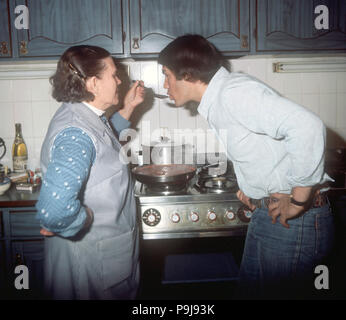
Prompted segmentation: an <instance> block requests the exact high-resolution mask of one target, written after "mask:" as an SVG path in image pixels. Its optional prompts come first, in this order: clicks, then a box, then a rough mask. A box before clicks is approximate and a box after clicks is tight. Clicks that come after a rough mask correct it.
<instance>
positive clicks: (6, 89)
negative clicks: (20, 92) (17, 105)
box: [0, 80, 13, 102]
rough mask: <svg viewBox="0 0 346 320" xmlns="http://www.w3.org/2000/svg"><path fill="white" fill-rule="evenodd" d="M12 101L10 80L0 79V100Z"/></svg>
mask: <svg viewBox="0 0 346 320" xmlns="http://www.w3.org/2000/svg"><path fill="white" fill-rule="evenodd" d="M2 101H6V102H8V101H13V95H12V80H0V102H2Z"/></svg>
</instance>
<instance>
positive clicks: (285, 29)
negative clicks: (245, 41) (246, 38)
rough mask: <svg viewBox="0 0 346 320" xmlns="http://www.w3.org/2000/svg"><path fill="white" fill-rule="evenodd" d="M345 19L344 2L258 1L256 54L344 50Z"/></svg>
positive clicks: (345, 9)
mask: <svg viewBox="0 0 346 320" xmlns="http://www.w3.org/2000/svg"><path fill="white" fill-rule="evenodd" d="M319 6H320V7H319ZM321 6H323V7H321ZM345 17H346V1H344V0H300V1H296V0H256V29H257V39H256V51H280V52H286V51H301V50H302V51H312V50H313V51H316V50H334V51H337V50H344V49H346V19H345Z"/></svg>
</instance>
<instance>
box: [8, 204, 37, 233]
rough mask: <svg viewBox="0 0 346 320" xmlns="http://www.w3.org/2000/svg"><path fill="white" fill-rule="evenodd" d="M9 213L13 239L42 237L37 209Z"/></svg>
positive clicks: (17, 210)
mask: <svg viewBox="0 0 346 320" xmlns="http://www.w3.org/2000/svg"><path fill="white" fill-rule="evenodd" d="M9 213H10V232H11V233H10V234H11V237H42V235H41V234H40V230H41V227H40V223H39V221H38V220H36V218H35V217H36V210H35V209H32V210H30V209H23V210H21V209H16V210H11V209H10V211H9Z"/></svg>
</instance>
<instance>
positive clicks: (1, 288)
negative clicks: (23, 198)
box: [0, 207, 44, 299]
mask: <svg viewBox="0 0 346 320" xmlns="http://www.w3.org/2000/svg"><path fill="white" fill-rule="evenodd" d="M35 215H36V211H35V208H34V207H13V208H1V211H0V217H1V219H0V227H1V229H0V230H1V233H0V281H1V282H0V298H5V299H36V298H44V295H43V258H44V240H43V236H42V235H41V234H40V225H39V223H38V221H37V220H36V219H35ZM17 265H25V266H26V267H27V268H28V275H29V288H28V289H21V290H18V289H17V288H16V287H15V279H16V277H18V276H21V275H22V273H18V274H16V273H15V268H16V266H17Z"/></svg>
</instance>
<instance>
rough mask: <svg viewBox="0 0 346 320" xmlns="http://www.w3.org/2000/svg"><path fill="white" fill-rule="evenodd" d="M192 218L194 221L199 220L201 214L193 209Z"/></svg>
mask: <svg viewBox="0 0 346 320" xmlns="http://www.w3.org/2000/svg"><path fill="white" fill-rule="evenodd" d="M190 219H191V221H192V222H197V221H198V220H199V215H198V213H197V212H196V211H191V213H190Z"/></svg>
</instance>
